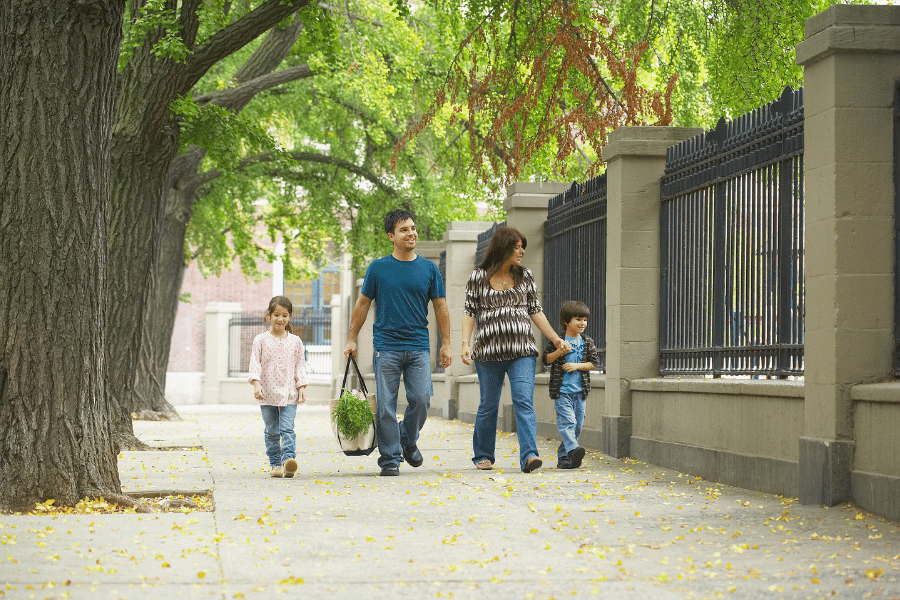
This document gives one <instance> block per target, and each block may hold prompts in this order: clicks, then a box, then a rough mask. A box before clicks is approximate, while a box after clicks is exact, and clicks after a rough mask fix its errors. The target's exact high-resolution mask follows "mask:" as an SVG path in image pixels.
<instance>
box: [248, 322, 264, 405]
mask: <svg viewBox="0 0 900 600" xmlns="http://www.w3.org/2000/svg"><path fill="white" fill-rule="evenodd" d="M261 355H262V339H261V338H260V337H259V336H256V337H255V338H253V347H252V348H251V350H250V364H249V365H248V366H247V370H248V371H249V372H250V376H249V377H248V379H247V380H248V381H249V382H250V383H251V384H253V397H254V398H256V399H257V400H264V399H265V393H264V392H263V389H262V385H260V383H259V379H260V377H261V376H262V363H261V362H260V357H261Z"/></svg>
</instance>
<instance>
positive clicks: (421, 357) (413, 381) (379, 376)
mask: <svg viewBox="0 0 900 600" xmlns="http://www.w3.org/2000/svg"><path fill="white" fill-rule="evenodd" d="M374 363H375V390H376V400H377V402H378V415H377V418H376V421H375V426H376V433H377V435H378V452H379V453H380V454H381V456H380V457H378V466H380V467H385V466H387V465H395V466H399V465H400V463H401V462H403V455H402V454H401V450H400V445H401V444H402V445H404V446H413V445H415V443H416V441H417V440H418V439H419V431H421V429H422V426H423V425H424V424H425V419H427V418H428V407H429V406H430V405H431V394H432V393H433V391H432V387H431V354H430V353H429V352H428V350H403V351H392V350H376V351H375V358H374ZM401 375H402V376H403V382H404V387H405V388H406V401H407V403H408V404H409V406H407V408H406V411H405V412H404V413H403V421H402V422H400V423H397V392H398V391H399V390H400V376H401Z"/></svg>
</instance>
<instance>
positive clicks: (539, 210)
mask: <svg viewBox="0 0 900 600" xmlns="http://www.w3.org/2000/svg"><path fill="white" fill-rule="evenodd" d="M571 185H572V184H570V183H559V182H556V181H546V182H541V183H514V184H512V185H511V186H509V188H508V189H507V191H506V193H507V196H506V200H505V201H504V202H503V208H504V209H505V210H506V224H507V225H509V226H510V227H514V228H516V229H518V230H519V231H521V232H522V234H523V235H524V236H525V237H526V238H527V239H528V248H526V249H525V257H524V258H523V259H522V266H523V267H527V268H528V269H530V270H531V272H532V273H534V283H535V285H536V286H537V291H538V295H539V296H538V297H539V298H540V299H541V300H542V303H543V294H544V223H545V222H546V221H547V206H548V205H549V203H550V199H551V198H553V197H554V196H558V195H559V194H562V193H563V192H565V191H566V190H568V189H569V188H570V187H571ZM545 314H546V313H545ZM547 320H548V321H550V325H552V326H553V327H554V328H557V329H558V328H559V325H558V324H557V323H556V322H557V321H558V320H559V319H558V318H557V315H547ZM534 339H535V341H536V342H537V347H538V352H540V351H541V350H543V349H544V336H543V335H542V334H541V333H540V332H539V331H538V330H537V327H535V328H534ZM537 369H538V370H540V369H541V366H540V359H539V360H538V366H537Z"/></svg>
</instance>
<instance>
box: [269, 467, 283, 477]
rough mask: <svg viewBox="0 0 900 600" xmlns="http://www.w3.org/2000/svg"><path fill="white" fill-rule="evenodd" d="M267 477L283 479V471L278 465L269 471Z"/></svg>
mask: <svg viewBox="0 0 900 600" xmlns="http://www.w3.org/2000/svg"><path fill="white" fill-rule="evenodd" d="M269 477H284V469H282V468H281V466H280V465H276V466H274V467H272V470H271V471H269Z"/></svg>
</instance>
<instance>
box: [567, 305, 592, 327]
mask: <svg viewBox="0 0 900 600" xmlns="http://www.w3.org/2000/svg"><path fill="white" fill-rule="evenodd" d="M575 317H584V318H585V319H590V318H591V309H589V308H588V307H587V304H585V303H584V302H578V301H577V300H567V301H566V302H563V304H562V306H560V307H559V322H560V323H562V326H563V329H565V328H566V326H567V325H568V324H569V321H571V320H572V319H574V318H575Z"/></svg>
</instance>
